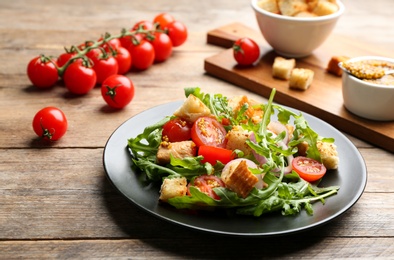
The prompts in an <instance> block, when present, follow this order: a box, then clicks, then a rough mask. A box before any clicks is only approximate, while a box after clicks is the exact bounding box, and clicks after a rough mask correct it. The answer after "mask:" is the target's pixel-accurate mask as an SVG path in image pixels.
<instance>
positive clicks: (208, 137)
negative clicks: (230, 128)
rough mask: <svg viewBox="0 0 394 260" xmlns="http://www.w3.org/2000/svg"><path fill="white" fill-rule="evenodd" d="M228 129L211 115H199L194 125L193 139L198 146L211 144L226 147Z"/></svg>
mask: <svg viewBox="0 0 394 260" xmlns="http://www.w3.org/2000/svg"><path fill="white" fill-rule="evenodd" d="M226 134H227V132H226V130H225V129H224V127H223V125H222V124H220V123H219V122H218V121H217V120H216V119H214V118H211V117H199V118H198V119H197V120H196V121H195V122H194V123H193V127H192V132H191V135H192V140H193V142H194V143H195V144H196V145H197V146H202V145H209V146H215V147H221V148H224V147H225V145H226V143H225V141H226V140H225V137H226Z"/></svg>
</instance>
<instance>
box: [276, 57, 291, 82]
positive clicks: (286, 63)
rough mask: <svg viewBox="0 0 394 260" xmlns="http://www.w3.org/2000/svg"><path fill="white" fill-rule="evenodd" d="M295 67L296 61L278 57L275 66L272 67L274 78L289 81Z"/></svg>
mask: <svg viewBox="0 0 394 260" xmlns="http://www.w3.org/2000/svg"><path fill="white" fill-rule="evenodd" d="M295 65H296V61H295V59H285V58H282V57H276V58H275V60H274V64H273V65H272V76H273V77H275V78H279V79H284V80H288V79H289V78H290V74H291V71H292V70H293V69H294V67H295Z"/></svg>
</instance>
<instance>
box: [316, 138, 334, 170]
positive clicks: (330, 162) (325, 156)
mask: <svg viewBox="0 0 394 260" xmlns="http://www.w3.org/2000/svg"><path fill="white" fill-rule="evenodd" d="M316 145H317V149H318V150H319V152H320V157H321V159H322V162H323V164H324V166H325V167H326V168H327V170H331V169H338V163H339V157H338V151H337V147H336V145H335V144H333V143H327V142H321V141H318V142H317V144H316Z"/></svg>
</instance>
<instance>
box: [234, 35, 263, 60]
mask: <svg viewBox="0 0 394 260" xmlns="http://www.w3.org/2000/svg"><path fill="white" fill-rule="evenodd" d="M233 56H234V59H235V60H236V61H237V63H238V64H239V65H243V66H249V65H252V64H253V63H255V62H256V61H257V60H258V59H259V57H260V48H259V46H258V45H257V43H256V42H255V41H253V40H252V39H250V38H247V37H244V38H240V39H238V40H236V41H235V43H234V45H233Z"/></svg>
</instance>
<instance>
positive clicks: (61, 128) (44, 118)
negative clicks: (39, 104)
mask: <svg viewBox="0 0 394 260" xmlns="http://www.w3.org/2000/svg"><path fill="white" fill-rule="evenodd" d="M32 125H33V130H34V132H35V133H36V134H37V135H38V136H40V137H42V138H44V139H48V140H53V141H56V140H58V139H60V138H61V137H62V136H63V135H64V134H65V133H66V131H67V127H68V123H67V118H66V116H65V114H64V113H63V111H61V110H60V109H58V108H55V107H45V108H43V109H41V110H40V111H38V112H37V113H36V115H35V116H34V118H33V123H32Z"/></svg>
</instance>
